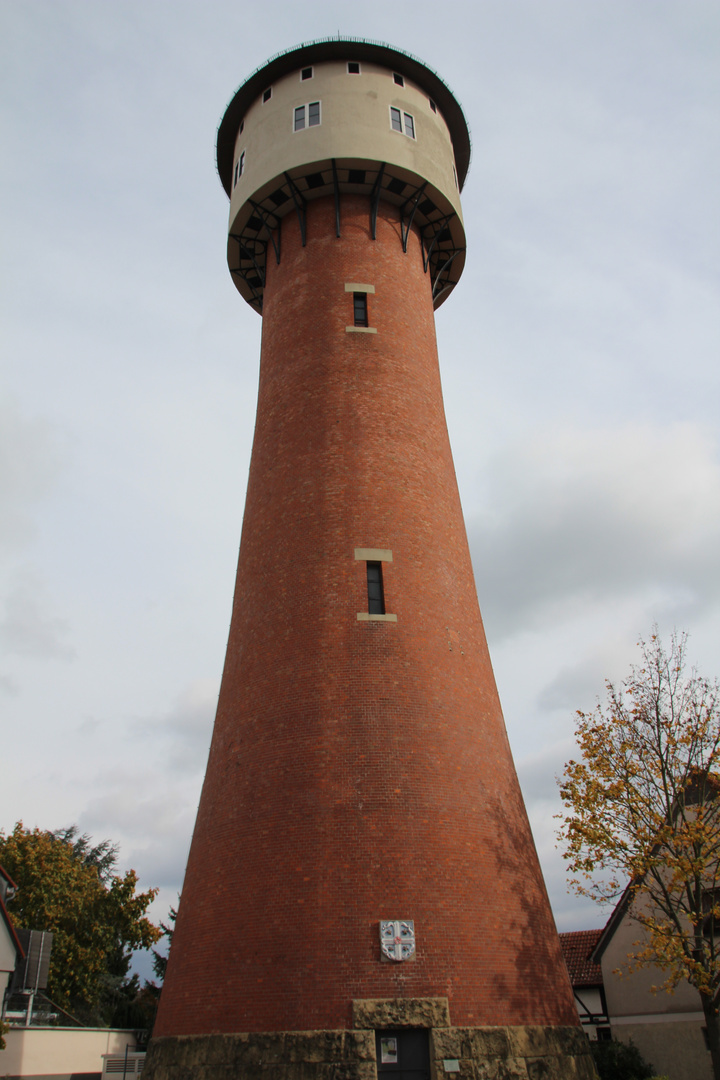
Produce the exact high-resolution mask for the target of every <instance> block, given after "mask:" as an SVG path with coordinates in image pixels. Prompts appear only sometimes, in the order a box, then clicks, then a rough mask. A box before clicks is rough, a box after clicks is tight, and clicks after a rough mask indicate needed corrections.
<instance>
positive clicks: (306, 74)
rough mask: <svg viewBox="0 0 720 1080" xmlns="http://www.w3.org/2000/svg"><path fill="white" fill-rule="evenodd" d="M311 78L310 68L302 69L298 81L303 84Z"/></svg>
mask: <svg viewBox="0 0 720 1080" xmlns="http://www.w3.org/2000/svg"><path fill="white" fill-rule="evenodd" d="M312 77H313V69H312V68H311V67H307V68H303V69H302V71H301V72H300V79H301V81H302V82H305V79H312Z"/></svg>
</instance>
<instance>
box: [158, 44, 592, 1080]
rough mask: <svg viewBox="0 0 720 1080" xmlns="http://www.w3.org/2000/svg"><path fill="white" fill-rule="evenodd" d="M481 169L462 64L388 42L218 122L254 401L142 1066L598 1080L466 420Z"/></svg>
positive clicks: (248, 94)
mask: <svg viewBox="0 0 720 1080" xmlns="http://www.w3.org/2000/svg"><path fill="white" fill-rule="evenodd" d="M469 160H470V140H469V134H468V129H467V125H466V122H465V119H464V117H463V113H462V110H461V108H460V106H459V105H458V102H457V101H456V99H455V97H454V96H453V94H452V93H451V92H450V90H449V89H448V87H447V86H446V85H445V83H444V82H443V81H442V79H441V78H440V77H439V76H438V75H436V74H435V73H434V72H433V71H432V70H431V69H430V68H428V67H427V66H426V65H425V64H423V63H421V62H420V61H419V60H417V59H415V58H414V57H412V56H409V55H408V54H406V53H403V52H400V51H398V50H396V49H393V48H390V47H389V46H386V45H383V44H379V43H375V42H368V41H361V40H326V41H317V42H312V43H310V44H306V45H302V46H300V47H299V48H296V49H292V50H291V51H289V52H286V53H283V54H281V55H278V56H276V57H274V58H273V59H272V60H270V61H269V62H268V63H266V64H265V65H263V66H262V67H261V68H259V69H258V70H257V71H255V72H254V73H253V74H252V75H251V76H250V78H249V79H247V80H246V81H245V82H244V83H243V85H242V86H241V87H240V89H239V90H238V91H237V93H236V94H235V96H234V98H233V99H232V101H231V102H230V105H229V106H228V108H227V111H226V113H225V115H224V117H223V120H222V122H221V124H220V128H219V131H218V139H217V164H218V171H219V174H220V179H221V181H222V184H223V186H224V188H225V190H226V192H227V194H228V196H229V197H230V227H229V238H228V247H227V254H228V265H229V268H230V272H231V274H232V278H233V281H234V282H235V284H236V286H237V288H238V290H239V292H240V294H241V296H242V297H243V298H244V299H245V300H246V301H247V302H248V303H249V304H250V305H251V306H252V307H253V308H254V309H255V311H257V312H258V313H261V314H262V319H263V329H262V350H261V360H260V382H259V399H258V411H257V423H256V428H255V437H254V443H253V450H252V461H251V466H250V476H249V481H248V489H247V501H246V507H245V518H244V523H243V531H242V541H241V546H240V557H239V564H238V572H237V581H236V586H235V597H234V603H233V612H232V622H231V627H230V634H229V641H228V648H227V656H226V660H225V668H224V673H223V678H222V686H221V690H220V699H219V703H218V711H217V718H216V721H215V729H214V734H213V739H212V746H211V749H210V757H209V761H208V766H207V773H206V777H205V783H204V787H203V791H202V797H201V801H200V806H199V810H198V817H197V823H196V826H195V832H194V835H193V840H192V846H191V850H190V856H189V861H188V867H187V873H186V877H185V883H184V886H183V891H182V898H181V902H180V909H179V915H178V919H177V925H176V930H175V935H174V939H173V944H172V950H171V955H170V960H169V965H168V971H167V978H166V982H165V987H164V990H163V993H162V998H161V1002H160V1010H159V1013H158V1019H157V1024H156V1028H155V1037H154V1039H153V1042H152V1044H151V1048H150V1052H149V1056H148V1062H147V1067H146V1076H147V1077H148V1080H150V1078H152V1080H166V1078H167V1080H170V1078H171V1077H172V1078H173V1080H177V1078H180V1077H182V1078H183V1080H184V1078H186V1077H187V1078H190V1077H192V1078H197V1080H213V1078H220V1077H222V1078H223V1080H225V1078H226V1077H230V1076H232V1077H235V1076H243V1077H245V1076H253V1077H254V1076H257V1077H260V1076H262V1077H268V1078H269V1077H276V1076H277V1077H283V1078H287V1080H295V1078H296V1077H297V1078H302V1080H316V1078H317V1080H331V1078H333V1080H335V1078H343V1080H351V1078H354V1077H357V1078H358V1080H360V1078H362V1080H374V1078H375V1077H376V1074H385V1073H387V1074H392V1075H393V1076H396V1077H399V1078H400V1080H421V1078H423V1077H429V1076H431V1075H432V1076H433V1078H437V1077H441V1076H444V1075H445V1074H446V1073H455V1072H458V1073H460V1074H461V1075H462V1076H468V1077H470V1076H473V1077H475V1076H498V1077H499V1076H513V1077H516V1076H517V1077H520V1076H528V1077H540V1076H549V1077H553V1078H554V1080H557V1078H562V1077H573V1078H575V1077H590V1076H592V1075H594V1074H593V1071H592V1067H591V1065H590V1064H589V1057H587V1051H586V1044H585V1037H584V1035H583V1034H582V1033H581V1031H580V1028H579V1026H578V1022H577V1014H576V1011H575V1007H574V1004H573V997H572V992H571V989H570V985H569V982H568V977H567V973H566V970H565V967H564V964H563V960H562V956H561V952H560V947H559V943H558V938H557V933H556V931H555V926H554V923H553V919H552V915H551V912H550V907H549V904H548V900H547V895H546V892H545V888H544V884H543V881H542V876H541V873H540V868H539V865H538V860H537V856H536V853H535V848H534V845H533V840H532V836H531V833H530V829H529V826H528V822H527V817H526V813H525V809H524V806H523V801H522V797H521V794H520V789H519V786H518V781H517V777H516V774H515V769H514V766H513V762H512V757H511V753H510V748H509V745H508V740H507V735H506V732H505V726H504V722H503V718H502V713H501V709H500V703H499V700H498V695H497V690H496V687H495V681H494V678H493V673H492V668H491V664H490V658H489V654H488V649H487V644H486V640H485V635H484V631H483V625H482V620H481V617H480V611H479V608H478V601H477V596H476V591H475V583H474V579H473V572H472V567H471V564H470V556H469V553H468V544H467V538H466V534H465V526H464V523H463V517H462V511H461V507H460V500H459V497H458V490H457V484H456V480H455V473H454V468H453V463H452V457H451V452H450V444H449V441H448V435H447V430H446V423H445V416H444V411H443V401H442V392H441V385H440V374H439V369H438V358H437V348H436V340H435V326H434V314H433V312H434V309H435V308H436V307H438V306H439V305H440V304H441V303H443V302H444V301H445V300H446V299H447V298H448V296H449V295H450V293H451V291H452V290H453V288H454V286H455V284H456V283H457V281H458V279H459V277H460V274H461V272H462V269H463V264H464V261H465V231H464V228H463V220H462V211H461V207H460V190H461V188H462V186H463V183H464V180H465V176H466V173H467V170H468V165H469ZM465 302H466V303H471V302H472V299H471V298H470V297H466V299H465ZM238 353H239V354H240V355H241V354H242V343H241V342H239V343H238ZM478 362H482V358H481V357H479V358H478ZM520 664H521V661H520V660H519V665H520ZM483 1070H485V1071H483ZM508 1070H510V1071H508Z"/></svg>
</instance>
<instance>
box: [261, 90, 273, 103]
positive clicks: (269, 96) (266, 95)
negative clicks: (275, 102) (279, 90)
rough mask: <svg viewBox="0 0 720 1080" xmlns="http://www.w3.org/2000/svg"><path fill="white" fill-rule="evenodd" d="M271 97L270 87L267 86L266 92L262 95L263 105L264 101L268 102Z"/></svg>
mask: <svg viewBox="0 0 720 1080" xmlns="http://www.w3.org/2000/svg"><path fill="white" fill-rule="evenodd" d="M271 97H272V86H268V88H267V90H266V91H265V92H264V93H263V105H264V104H265V102H266V101H269V100H270V98H271Z"/></svg>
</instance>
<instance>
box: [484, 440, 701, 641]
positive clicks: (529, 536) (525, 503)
mask: <svg viewBox="0 0 720 1080" xmlns="http://www.w3.org/2000/svg"><path fill="white" fill-rule="evenodd" d="M487 473H488V476H489V480H488V483H487V489H486V491H485V492H484V493H483V500H482V502H483V504H484V505H483V507H482V510H481V511H478V510H475V513H474V514H473V516H472V517H471V518H470V521H469V534H470V544H471V550H472V554H473V561H474V565H475V571H476V575H477V579H478V592H479V595H480V599H481V604H482V608H483V612H484V615H485V618H486V621H487V623H488V625H489V626H490V627H491V628H492V631H493V633H494V634H495V635H496V636H500V635H506V634H511V633H513V632H514V631H516V630H517V629H518V628H519V627H521V626H523V625H525V626H538V625H539V623H540V622H541V621H542V620H547V619H548V618H551V619H552V621H553V622H556V621H557V620H558V619H561V620H562V619H566V618H570V617H571V616H572V615H573V614H575V613H576V612H577V611H578V610H585V611H587V608H588V606H589V605H593V604H597V605H600V604H602V603H603V602H604V601H606V600H607V598H608V597H609V596H617V597H620V596H623V595H626V594H628V593H635V594H643V593H649V592H651V591H655V592H657V591H660V592H661V593H662V594H663V596H664V602H665V605H666V607H667V608H668V609H672V608H682V609H683V610H684V611H688V610H693V611H700V610H702V609H704V608H705V607H707V606H708V605H710V604H715V603H717V600H718V596H719V595H720V465H719V464H718V461H717V458H716V451H715V446H714V445H713V442H712V440H711V439H710V438H709V436H708V435H707V434H705V433H704V432H702V431H700V430H698V429H696V428H694V427H692V426H691V425H686V424H683V425H675V426H673V427H669V428H667V429H665V428H659V427H652V426H650V425H643V426H637V427H633V426H630V425H626V426H624V427H622V428H619V429H616V430H612V429H608V428H603V429H594V430H593V429H587V430H574V429H570V428H565V429H560V430H558V429H553V430H543V429H536V431H535V432H534V433H533V435H532V437H531V438H529V439H527V440H525V441H522V442H516V443H514V444H512V445H510V446H509V447H507V448H506V449H505V450H504V451H503V452H502V453H501V454H499V455H498V456H497V457H495V458H494V459H492V460H491V461H490V463H489V465H488V467H487Z"/></svg>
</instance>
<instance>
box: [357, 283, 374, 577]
mask: <svg viewBox="0 0 720 1080" xmlns="http://www.w3.org/2000/svg"><path fill="white" fill-rule="evenodd" d="M353 318H354V324H355V326H367V325H368V305H367V293H364V292H356V293H353ZM369 565H370V563H368V566H369ZM379 565H380V564H379V563H378V566H379Z"/></svg>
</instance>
